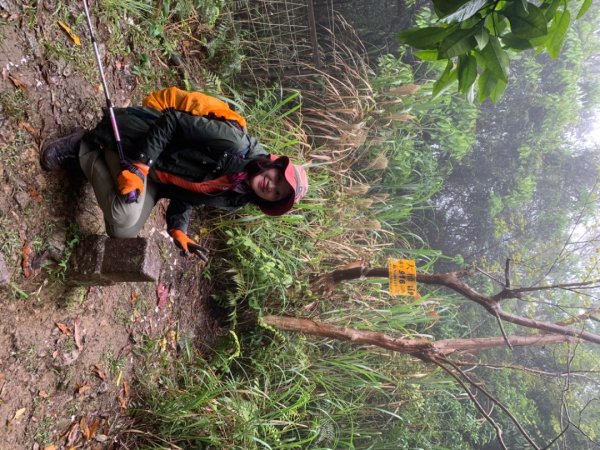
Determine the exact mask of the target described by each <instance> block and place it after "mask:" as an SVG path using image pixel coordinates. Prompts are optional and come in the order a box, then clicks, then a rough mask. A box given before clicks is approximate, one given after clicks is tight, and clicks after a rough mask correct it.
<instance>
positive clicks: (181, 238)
mask: <svg viewBox="0 0 600 450" xmlns="http://www.w3.org/2000/svg"><path fill="white" fill-rule="evenodd" d="M169 234H170V235H171V237H172V238H173V240H174V241H175V245H176V246H177V247H179V248H180V249H181V254H182V255H184V256H189V255H190V254H194V255H196V256H197V257H198V258H200V259H201V260H202V261H204V262H208V257H207V256H206V255H207V253H208V249H207V248H206V247H203V246H201V245H199V244H197V243H196V242H195V241H193V240H192V239H190V238H189V237H188V236H187V234H185V233H184V232H183V231H181V230H179V229H177V228H173V229H171V230H169Z"/></svg>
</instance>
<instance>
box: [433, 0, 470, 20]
mask: <svg viewBox="0 0 600 450" xmlns="http://www.w3.org/2000/svg"><path fill="white" fill-rule="evenodd" d="M467 2H469V0H462V1H456V0H433V9H434V10H435V13H436V14H437V16H438V17H445V16H447V15H448V14H452V13H453V12H454V11H456V10H457V9H458V8H460V7H461V6H462V5H463V4H465V3H467Z"/></svg>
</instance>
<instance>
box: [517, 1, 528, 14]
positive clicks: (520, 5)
mask: <svg viewBox="0 0 600 450" xmlns="http://www.w3.org/2000/svg"><path fill="white" fill-rule="evenodd" d="M515 8H517V9H518V10H519V13H522V14H523V15H527V14H528V13H529V9H528V8H529V2H528V1H527V0H521V1H520V2H517V3H515Z"/></svg>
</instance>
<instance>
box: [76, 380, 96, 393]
mask: <svg viewBox="0 0 600 450" xmlns="http://www.w3.org/2000/svg"><path fill="white" fill-rule="evenodd" d="M90 389H92V386H91V385H90V384H88V383H84V384H78V385H77V386H76V388H75V390H76V391H77V393H78V394H79V395H83V394H85V393H86V392H88V391H89V390H90Z"/></svg>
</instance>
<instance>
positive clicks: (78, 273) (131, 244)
mask: <svg viewBox="0 0 600 450" xmlns="http://www.w3.org/2000/svg"><path fill="white" fill-rule="evenodd" d="M159 275H160V255H159V254H158V249H157V248H156V246H155V245H152V243H151V242H150V241H149V240H148V239H144V238H130V239H116V238H109V237H108V236H99V235H91V236H87V237H85V238H84V239H82V240H81V241H80V242H79V244H78V245H77V247H76V248H75V250H74V251H73V254H72V255H71V259H70V260H69V271H68V274H67V281H68V283H69V284H71V285H76V286H107V285H111V284H114V283H117V282H140V281H156V280H158V277H159Z"/></svg>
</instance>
